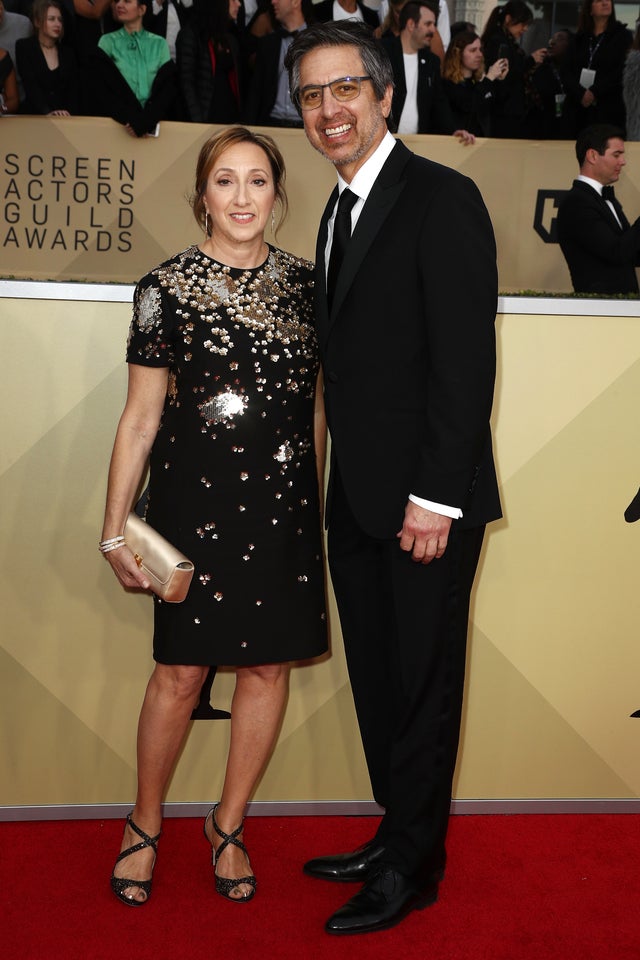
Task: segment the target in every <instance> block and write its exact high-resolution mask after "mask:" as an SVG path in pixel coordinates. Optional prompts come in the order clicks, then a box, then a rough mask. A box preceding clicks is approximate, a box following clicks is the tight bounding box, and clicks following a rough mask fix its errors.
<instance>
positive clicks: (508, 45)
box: [481, 0, 546, 139]
mask: <svg viewBox="0 0 640 960" xmlns="http://www.w3.org/2000/svg"><path fill="white" fill-rule="evenodd" d="M532 20H533V14H532V12H531V10H530V9H529V7H528V6H527V4H526V3H523V2H522V0H509V2H508V3H505V5H504V6H502V7H494V9H493V10H492V11H491V14H490V16H489V19H488V20H487V23H486V26H485V28H484V33H483V34H482V37H481V40H482V48H483V50H484V58H485V62H486V63H487V65H488V67H491V66H492V65H493V64H494V63H496V61H498V60H503V59H506V60H507V61H508V64H509V72H508V75H507V76H506V78H505V80H504V82H503V84H502V85H501V88H500V96H499V97H498V98H496V103H495V105H494V109H493V136H494V137H512V138H515V139H518V138H522V137H526V135H527V126H526V124H527V113H528V109H529V105H528V102H527V93H526V82H527V78H528V75H529V74H530V73H531V72H532V71H533V70H535V69H536V67H537V66H538V64H540V63H542V61H543V60H544V58H545V56H546V50H545V49H540V50H535V51H534V52H533V53H532V54H531V56H529V57H528V56H527V55H526V54H525V52H524V50H523V49H522V47H521V46H520V40H521V38H522V36H523V35H524V33H525V32H526V30H527V29H528V27H529V24H530V23H531V21H532Z"/></svg>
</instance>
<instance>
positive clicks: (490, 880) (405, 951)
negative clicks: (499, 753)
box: [0, 815, 640, 960]
mask: <svg viewBox="0 0 640 960" xmlns="http://www.w3.org/2000/svg"><path fill="white" fill-rule="evenodd" d="M372 823H373V821H371V820H370V819H367V818H346V817H321V818H308V817H296V818H287V819H284V818H266V817H265V818H262V817H255V818H252V819H249V820H247V824H246V829H245V840H246V842H247V845H248V847H249V850H250V853H251V858H252V863H253V867H254V869H255V870H256V873H257V875H258V893H257V895H256V897H255V899H254V900H253V901H252V902H251V903H250V904H242V905H240V904H234V903H227V902H225V901H224V900H223V899H222V898H221V897H219V896H218V895H217V894H216V893H215V892H214V889H213V882H212V879H211V874H210V854H209V851H208V849H207V846H206V844H205V841H204V839H203V837H202V825H201V822H200V820H173V819H169V820H166V821H165V827H164V833H163V836H162V839H161V841H160V853H159V857H158V863H157V866H156V871H155V877H154V890H153V895H152V898H151V900H150V902H149V903H148V904H147V905H146V906H145V907H142V908H127V907H126V906H124V905H122V904H120V903H119V902H118V901H117V900H116V898H115V897H114V896H113V894H112V893H111V891H110V889H109V884H108V879H109V874H110V871H111V866H112V863H113V860H114V857H115V854H116V852H117V850H118V847H119V843H120V836H121V830H122V824H121V822H120V821H112V820H107V821H81V822H44V823H15V824H0V840H1V847H0V851H1V863H0V904H1V910H0V912H1V920H0V924H1V926H0V957H2V960H205V958H206V960H216V958H221V960H222V958H223V960H253V958H256V960H257V958H259V960H271V958H274V960H280V958H282V960H289V958H291V960H293V958H296V960H298V958H301V960H307V958H309V960H324V958H331V960H343V958H344V960H347V958H348V960H369V958H372V960H382V958H385V960H386V958H389V960H396V958H398V960H405V958H406V960H414V958H415V960H417V958H420V960H423V958H424V960H534V958H535V960H556V958H557V960H574V958H575V960H626V958H629V960H638V958H639V957H640V918H639V917H638V905H639V904H640V879H639V877H640V855H639V854H640V818H639V817H638V816H633V815H618V816H607V815H587V816H564V815H556V816H548V817H545V816H457V817H453V818H452V822H451V829H450V835H449V844H448V848H449V865H448V868H447V876H446V878H445V880H444V882H443V884H442V885H441V888H440V899H439V901H438V903H437V904H435V906H433V907H430V908H428V909H426V910H423V911H420V912H414V913H412V914H411V915H410V916H409V917H408V918H407V919H406V920H405V921H404V922H403V923H402V924H401V925H400V926H398V927H395V928H394V929H392V930H386V931H383V932H380V933H377V934H368V935H366V936H355V937H353V936H351V937H331V936H328V935H327V934H325V933H324V931H323V923H324V920H325V919H326V917H327V916H328V915H329V914H330V913H331V912H332V911H333V910H335V909H336V908H337V907H338V906H340V905H341V904H342V903H343V902H344V900H346V899H347V897H348V896H350V895H351V894H352V893H355V891H356V890H357V889H358V888H357V886H355V887H354V886H353V885H351V884H349V885H346V884H330V883H324V882H322V881H318V880H312V879H311V878H308V877H305V876H303V875H302V873H301V872H300V867H301V865H302V863H303V861H304V860H305V859H307V858H309V857H311V856H314V855H316V854H320V853H329V852H338V851H341V850H347V849H351V848H353V847H355V846H357V845H358V844H359V843H361V842H363V841H364V840H366V839H368V838H369V836H370V835H371V833H372V832H373V831H372Z"/></svg>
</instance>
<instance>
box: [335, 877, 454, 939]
mask: <svg viewBox="0 0 640 960" xmlns="http://www.w3.org/2000/svg"><path fill="white" fill-rule="evenodd" d="M437 899H438V884H437V882H436V881H435V880H433V881H432V882H431V883H430V884H429V885H428V886H427V887H422V888H418V887H416V886H415V885H414V883H413V882H412V881H411V880H409V879H408V878H407V877H405V876H403V875H402V874H401V873H398V872H397V871H396V870H392V869H391V868H390V867H387V866H385V865H384V864H379V865H378V867H377V869H376V870H374V871H372V873H371V875H370V877H369V879H368V880H367V882H366V883H365V885H364V887H363V888H362V890H360V892H359V893H356V895H355V897H352V898H351V900H349V901H348V902H347V903H345V905H344V907H340V909H339V910H337V911H336V912H335V913H334V914H333V916H332V917H329V919H328V920H327V923H326V925H325V930H326V931H327V933H334V934H339V935H340V934H347V933H373V932H375V931H376V930H386V929H387V928H388V927H393V926H395V925H396V923H400V921H401V920H404V918H405V917H406V916H407V914H408V913H411V911H412V910H422V909H423V908H424V907H428V906H429V905H430V904H432V903H435V902H436V900H437Z"/></svg>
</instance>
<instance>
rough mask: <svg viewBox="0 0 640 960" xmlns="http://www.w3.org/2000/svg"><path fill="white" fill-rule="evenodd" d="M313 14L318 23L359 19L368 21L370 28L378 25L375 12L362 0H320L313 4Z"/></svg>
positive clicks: (378, 19)
mask: <svg viewBox="0 0 640 960" xmlns="http://www.w3.org/2000/svg"><path fill="white" fill-rule="evenodd" d="M313 14H314V16H315V19H316V20H317V22H318V23H327V22H328V21H329V20H361V21H362V22H363V23H368V24H369V26H370V27H371V29H372V30H375V29H376V27H379V26H380V18H379V17H378V14H377V12H376V11H375V10H372V9H371V7H368V6H367V5H366V4H364V3H362V0H321V2H320V3H316V4H314V7H313Z"/></svg>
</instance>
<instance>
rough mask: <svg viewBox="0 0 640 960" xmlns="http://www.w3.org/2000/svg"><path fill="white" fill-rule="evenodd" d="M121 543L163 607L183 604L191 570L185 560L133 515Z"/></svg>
mask: <svg viewBox="0 0 640 960" xmlns="http://www.w3.org/2000/svg"><path fill="white" fill-rule="evenodd" d="M124 542H125V543H126V545H127V546H128V547H129V549H130V550H131V552H132V553H133V555H134V556H135V558H136V563H137V564H138V566H139V567H140V569H141V570H143V571H144V572H145V574H146V575H147V577H148V578H149V582H150V584H151V589H152V590H153V592H154V593H156V594H157V595H158V596H159V597H160V598H161V599H162V600H166V601H167V603H180V602H181V601H182V600H184V598H185V597H186V595H187V592H188V590H189V584H190V583H191V578H192V577H193V569H194V568H193V564H192V562H191V560H189V559H188V557H185V555H184V554H183V553H181V552H180V551H179V550H177V549H176V547H174V546H173V545H172V544H170V543H169V541H168V540H165V538H164V537H163V536H161V534H159V533H158V531H157V530H154V529H153V527H150V526H149V524H148V523H145V521H144V520H141V519H140V517H139V516H137V514H135V513H130V514H129V516H128V517H127V522H126V524H125V528H124Z"/></svg>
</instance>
